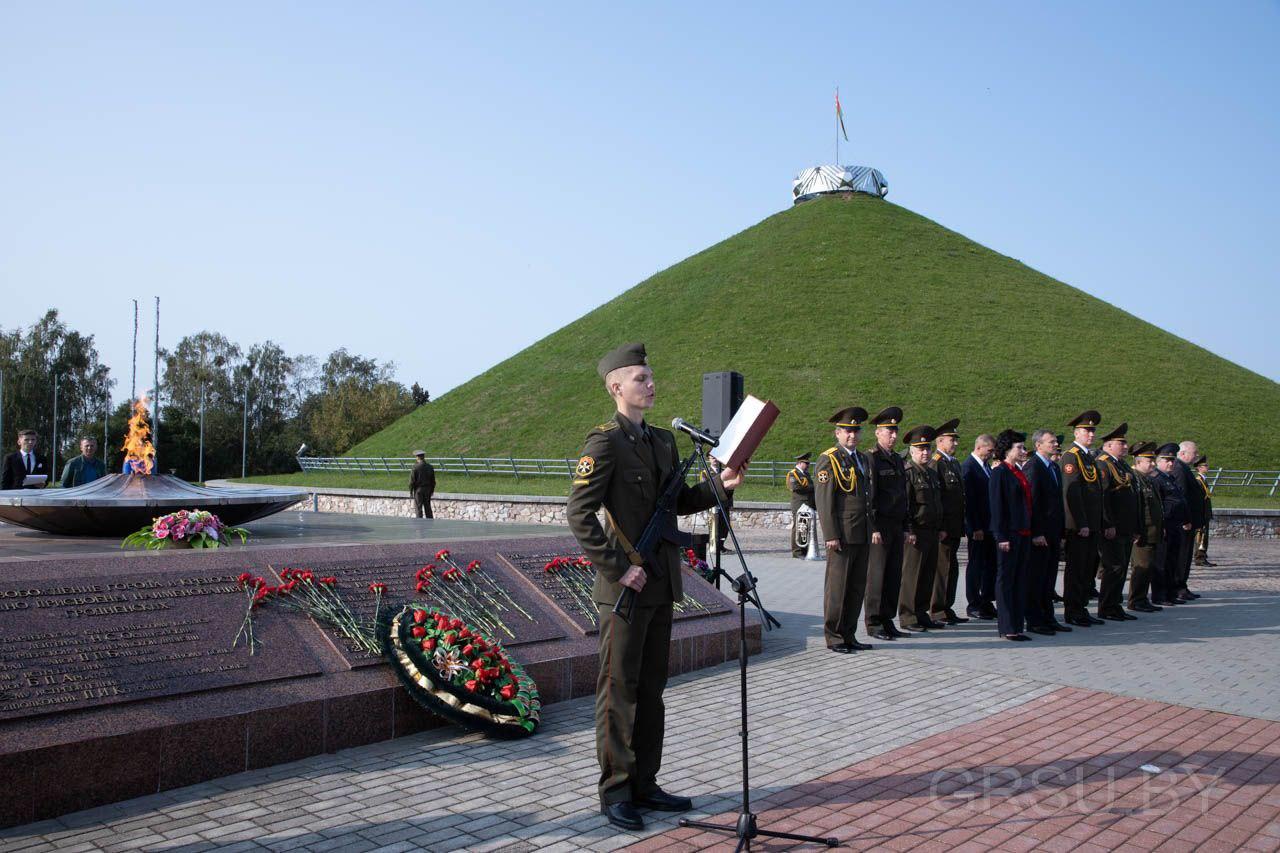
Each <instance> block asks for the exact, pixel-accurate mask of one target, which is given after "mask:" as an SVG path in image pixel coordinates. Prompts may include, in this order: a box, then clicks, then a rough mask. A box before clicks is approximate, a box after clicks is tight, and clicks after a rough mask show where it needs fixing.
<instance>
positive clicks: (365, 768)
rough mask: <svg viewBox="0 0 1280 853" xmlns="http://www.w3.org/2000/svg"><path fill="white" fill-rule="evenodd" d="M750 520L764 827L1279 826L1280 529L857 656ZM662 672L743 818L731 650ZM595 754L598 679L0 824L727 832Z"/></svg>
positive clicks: (1249, 846) (924, 834) (1179, 845)
mask: <svg viewBox="0 0 1280 853" xmlns="http://www.w3.org/2000/svg"><path fill="white" fill-rule="evenodd" d="M745 544H746V546H747V557H748V559H749V561H750V563H751V566H752V568H753V570H754V571H755V573H756V574H757V575H758V576H759V578H760V587H761V591H762V594H763V598H764V602H765V604H766V606H768V607H769V609H770V610H771V611H772V612H773V613H774V615H775V616H776V617H777V618H778V619H779V620H780V621H781V622H782V623H783V628H782V629H780V630H776V631H773V632H770V633H767V634H766V635H765V639H764V652H763V653H762V654H761V655H760V656H758V657H756V658H753V659H752V661H751V669H750V682H749V685H750V691H751V706H750V709H751V719H750V728H751V747H752V749H751V753H752V762H751V781H752V798H753V801H752V804H753V810H754V811H755V812H756V813H757V814H758V815H759V816H760V820H761V822H762V825H763V826H764V827H766V828H769V829H776V830H779V831H784V832H799V833H805V834H812V835H823V836H826V835H831V836H834V837H836V838H838V839H840V841H841V844H842V846H844V847H848V848H855V849H891V850H993V849H994V850H1008V851H1022V850H1032V849H1046V850H1064V851H1065V850H1080V851H1093V850H1106V849H1117V848H1121V847H1124V848H1134V849H1160V850H1170V851H1183V850H1186V851H1190V850H1204V851H1217V850H1222V851H1234V850H1241V849H1243V850H1259V851H1264V850H1266V851H1274V850H1277V849H1280V653H1278V652H1277V649H1278V648H1280V644H1278V643H1277V640H1280V542H1277V541H1275V540H1253V541H1227V540H1218V541H1215V542H1214V543H1213V555H1212V556H1213V559H1214V560H1215V561H1216V562H1217V563H1218V566H1217V567H1216V568H1212V569H1196V570H1195V571H1194V573H1193V575H1192V587H1193V588H1194V589H1196V590H1197V591H1199V592H1201V593H1203V594H1204V597H1203V598H1202V599H1200V600H1199V601H1197V602H1195V603H1193V604H1191V605H1188V606H1184V607H1178V608H1174V609H1170V610H1166V611H1165V612H1163V613H1159V614H1152V615H1149V616H1147V615H1143V616H1142V618H1141V619H1140V620H1139V621H1137V622H1129V623H1123V624H1115V623H1108V624H1106V625H1102V626H1098V627H1095V628H1090V629H1087V630H1085V629H1080V630H1077V631H1075V632H1073V633H1072V634H1069V635H1059V636H1057V637H1053V638H1045V637H1038V636H1037V637H1036V638H1035V640H1034V642H1031V643H1008V642H1002V641H1000V640H998V639H997V636H996V630H995V627H994V625H993V624H992V623H987V622H970V623H968V624H966V625H961V626H958V627H954V628H948V629H947V630H945V631H938V632H930V633H929V634H927V635H920V636H912V637H911V638H909V639H906V640H901V641H897V642H895V643H877V644H876V648H875V649H874V650H873V651H870V652H859V653H857V654H854V655H835V654H831V653H829V652H828V651H827V650H826V649H825V648H824V647H823V645H822V640H821V630H820V621H821V619H820V607H821V589H822V573H823V564H822V563H820V562H805V561H800V560H793V559H790V558H789V557H788V556H786V551H785V548H786V545H785V542H784V541H783V537H780V536H778V535H777V534H770V533H765V532H761V533H757V534H753V535H752V537H751V538H750V540H749V541H747V542H746V543H745ZM962 551H963V549H962ZM729 559H733V557H732V556H730V557H729ZM860 639H861V637H860ZM666 696H667V724H668V728H667V736H666V744H667V749H666V757H665V760H664V766H663V773H662V775H661V779H662V780H663V782H664V784H665V785H666V786H667V787H668V788H669V789H670V790H673V791H676V792H679V793H684V794H689V795H691V796H693V798H694V803H695V807H696V812H695V814H694V815H693V816H694V817H697V818H702V819H708V820H711V821H714V822H721V823H725V824H731V823H732V822H733V821H734V819H735V817H736V814H735V812H736V809H737V804H738V796H739V793H740V786H741V776H740V773H739V756H740V747H739V738H738V729H739V722H738V703H737V700H738V670H737V666H736V664H725V665H722V666H719V667H716V668H714V669H709V670H702V671H699V672H694V673H691V674H687V675H683V676H679V677H677V678H674V679H673V680H672V682H671V684H670V686H669V687H668V690H667V694H666ZM198 748H199V746H198V744H197V745H193V749H198ZM596 773H597V769H596V762H595V754H594V731H593V723H592V700H591V698H590V697H587V698H582V699H576V700H572V701H568V702H563V703H559V704H556V705H552V706H549V707H548V708H547V709H546V711H545V715H544V725H543V728H542V729H541V730H540V732H539V733H538V735H536V736H535V737H532V738H529V739H526V740H522V741H514V742H509V741H491V740H484V739H482V738H480V737H477V736H473V735H466V734H463V733H461V732H460V731H459V730H458V729H455V728H442V729H435V730H432V731H430V732H425V733H422V734H417V735H412V736H409V737H403V738H399V739H396V740H392V741H386V742H382V743H378V744H374V745H370V746H364V747H359V748H356V749H351V750H346V751H343V752H338V753H334V754H330V755H324V756H320V757H316V758H311V759H306V760H303V761H298V762H294V763H291V764H283V765H279V766H275V767H271V768H269V769H266V770H261V771H255V772H251V773H242V774H239V775H236V776H231V777H227V778H224V779H219V780H216V781H214V782H209V783H205V784H200V785H195V786H191V787H187V788H181V789H177V790H172V791H167V792H164V793H162V794H156V795H153V796H148V797H143V798H139V799H134V800H129V801H125V802H122V803H117V804H115V805H111V806H104V807H100V808H95V809H92V810H88V811H82V812H77V813H74V814H70V815H66V816H64V817H62V818H59V819H56V820H50V821H44V822H41V823H37V824H28V825H26V826H21V827H16V828H13V829H8V830H4V831H2V832H0V850H4V851H11V850H12V851H18V850H22V851H37V850H59V851H79V850H86V851H87V850H108V851H114V850H165V851H183V853H194V851H205V850H259V849H268V850H342V851H356V850H416V849H425V850H456V849H468V850H488V851H526V850H528V851H532V850H613V849H621V848H633V849H640V850H702V849H733V844H732V841H731V840H728V839H727V837H726V836H722V835H715V834H711V833H702V832H698V831H695V830H686V829H680V828H679V827H677V826H676V822H675V818H676V816H673V815H664V814H658V813H655V814H652V815H650V816H649V817H648V818H647V826H646V830H645V832H644V833H642V834H639V835H627V834H620V833H618V832H617V831H616V830H614V829H613V828H612V827H610V826H609V825H608V824H606V823H605V821H604V818H602V817H601V816H600V814H599V810H598V806H597V803H596V801H595V779H596ZM752 846H753V848H754V849H777V850H781V849H819V848H814V847H810V846H805V845H794V844H780V843H770V844H766V843H764V840H763V839H760V840H758V841H756V842H754V843H753V845H752Z"/></svg>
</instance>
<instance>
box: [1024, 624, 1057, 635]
mask: <svg viewBox="0 0 1280 853" xmlns="http://www.w3.org/2000/svg"><path fill="white" fill-rule="evenodd" d="M1027 630H1028V631H1030V632H1031V633H1033V634H1040V635H1042V636H1045V637H1052V636H1053V634H1054V630H1053V629H1052V628H1050V627H1048V626H1042V625H1036V626H1035V627H1034V628H1028V629H1027Z"/></svg>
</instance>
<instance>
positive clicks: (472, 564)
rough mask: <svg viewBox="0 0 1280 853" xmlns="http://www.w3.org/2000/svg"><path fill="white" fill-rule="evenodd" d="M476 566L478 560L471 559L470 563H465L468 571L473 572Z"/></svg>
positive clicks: (478, 565)
mask: <svg viewBox="0 0 1280 853" xmlns="http://www.w3.org/2000/svg"><path fill="white" fill-rule="evenodd" d="M478 568H480V561H479V560H472V561H471V562H470V563H467V571H469V572H474V571H475V570H476V569H478Z"/></svg>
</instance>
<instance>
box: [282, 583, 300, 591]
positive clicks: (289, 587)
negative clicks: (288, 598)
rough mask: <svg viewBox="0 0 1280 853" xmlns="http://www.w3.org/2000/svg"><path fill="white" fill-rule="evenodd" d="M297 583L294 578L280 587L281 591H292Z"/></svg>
mask: <svg viewBox="0 0 1280 853" xmlns="http://www.w3.org/2000/svg"><path fill="white" fill-rule="evenodd" d="M297 585H298V582H297V581H296V580H291V581H289V582H288V583H287V584H285V585H284V586H282V587H280V591H281V592H293V588H294V587H295V586H297Z"/></svg>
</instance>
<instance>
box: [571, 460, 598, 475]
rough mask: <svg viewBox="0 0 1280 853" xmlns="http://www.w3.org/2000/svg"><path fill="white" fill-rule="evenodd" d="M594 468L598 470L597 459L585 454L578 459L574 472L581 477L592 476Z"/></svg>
mask: <svg viewBox="0 0 1280 853" xmlns="http://www.w3.org/2000/svg"><path fill="white" fill-rule="evenodd" d="M594 470H596V460H594V459H592V458H591V457H590V456H584V457H582V458H581V459H579V460H578V467H577V468H574V469H573V472H574V473H575V474H577V475H578V476H579V477H590V476H591V472H592V471H594Z"/></svg>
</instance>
